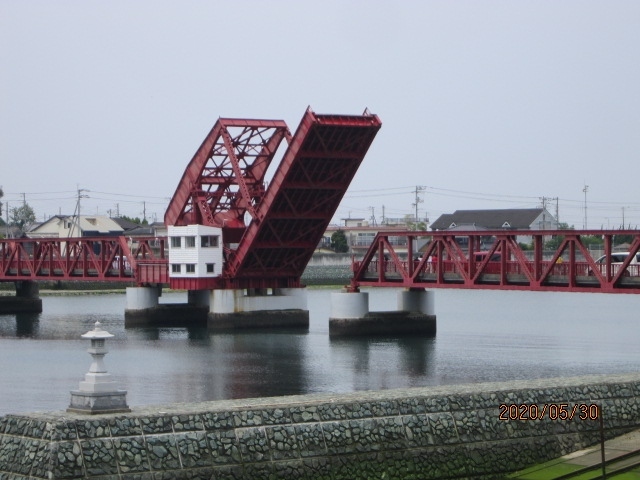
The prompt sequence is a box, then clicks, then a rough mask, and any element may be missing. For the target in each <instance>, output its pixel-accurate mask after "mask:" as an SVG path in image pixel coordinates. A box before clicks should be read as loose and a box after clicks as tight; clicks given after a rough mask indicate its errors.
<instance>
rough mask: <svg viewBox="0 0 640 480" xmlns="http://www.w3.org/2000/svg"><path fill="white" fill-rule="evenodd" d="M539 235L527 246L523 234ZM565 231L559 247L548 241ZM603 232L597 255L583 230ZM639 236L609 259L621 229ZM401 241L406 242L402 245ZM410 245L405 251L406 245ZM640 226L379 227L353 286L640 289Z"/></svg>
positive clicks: (355, 267)
mask: <svg viewBox="0 0 640 480" xmlns="http://www.w3.org/2000/svg"><path fill="white" fill-rule="evenodd" d="M521 235H528V236H531V237H532V238H533V242H532V243H533V250H529V251H526V250H524V249H523V248H522V247H521V246H520V245H519V244H518V242H517V237H518V236H521ZM558 235H560V236H562V242H561V243H560V244H559V246H558V248H557V249H556V250H554V251H545V250H544V248H543V247H544V243H545V242H544V241H545V239H546V240H548V239H550V238H551V237H552V236H558ZM591 235H597V236H601V237H602V238H603V239H604V254H605V255H606V259H605V261H603V262H602V263H596V259H594V258H593V257H592V255H591V254H590V253H589V251H588V249H587V247H586V246H585V244H584V243H583V239H584V237H585V236H591ZM620 235H628V236H631V237H632V238H633V241H632V242H631V244H630V246H629V249H628V252H629V253H630V254H629V255H628V256H627V258H626V260H625V261H624V262H623V263H622V264H612V263H611V252H612V250H613V245H614V240H615V238H616V236H620ZM397 245H402V248H403V251H402V253H399V252H398V247H397ZM405 249H406V250H407V252H406V253H405V252H404V250H405ZM639 250H640V231H638V230H629V231H620V230H617V231H601V230H586V231H578V230H563V231H558V230H549V231H543V230H534V231H527V232H522V231H519V232H516V231H502V230H500V231H482V232H478V231H473V232H462V231H456V232H455V233H452V232H433V233H428V232H416V231H411V232H406V231H398V232H384V233H379V234H378V235H377V236H376V237H375V239H374V240H373V242H372V244H371V247H370V248H369V250H368V251H367V253H366V254H365V255H364V257H363V258H362V260H360V261H354V262H353V271H354V274H353V279H352V282H351V286H350V288H351V290H352V291H358V289H359V288H360V287H363V286H375V287H405V288H420V289H424V288H473V289H498V290H537V291H565V292H566V291H570V292H602V293H640V263H636V262H635V261H634V260H633V258H634V257H635V256H636V254H637V253H638V252H639Z"/></svg>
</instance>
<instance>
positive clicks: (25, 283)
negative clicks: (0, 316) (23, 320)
mask: <svg viewBox="0 0 640 480" xmlns="http://www.w3.org/2000/svg"><path fill="white" fill-rule="evenodd" d="M14 283H15V286H16V294H15V296H7V297H0V313H40V312H42V299H41V298H40V287H39V286H38V284H37V283H36V282H32V281H31V280H21V281H18V282H14Z"/></svg>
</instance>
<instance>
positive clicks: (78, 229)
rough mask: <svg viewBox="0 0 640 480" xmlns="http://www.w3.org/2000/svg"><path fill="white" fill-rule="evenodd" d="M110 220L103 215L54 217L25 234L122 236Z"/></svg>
mask: <svg viewBox="0 0 640 480" xmlns="http://www.w3.org/2000/svg"><path fill="white" fill-rule="evenodd" d="M124 231H125V230H124V228H122V227H121V226H120V225H118V223H117V222H116V221H114V220H113V219H112V218H109V217H107V216H103V215H81V216H80V218H78V217H77V216H73V215H56V216H54V217H51V218H50V219H49V220H47V221H45V222H42V223H41V224H39V225H37V226H35V227H34V228H32V229H31V230H29V231H28V232H27V237H29V238H67V237H104V236H117V235H123V234H124Z"/></svg>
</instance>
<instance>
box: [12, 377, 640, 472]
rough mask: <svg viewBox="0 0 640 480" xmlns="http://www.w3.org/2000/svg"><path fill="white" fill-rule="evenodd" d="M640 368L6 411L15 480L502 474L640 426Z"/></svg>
mask: <svg viewBox="0 0 640 480" xmlns="http://www.w3.org/2000/svg"><path fill="white" fill-rule="evenodd" d="M639 405H640V375H638V374H632V375H616V376H589V377H574V378H566V379H546V380H534V381H532V380H527V381H513V382H504V383H483V384H470V385H458V386H439V387H424V388H411V389H402V390H386V391H376V392H356V393H349V394H322V395H304V396H288V397H271V398H260V399H243V400H228V401H215V402H204V403H194V404H175V405H167V406H149V407H133V409H132V412H131V413H126V414H117V415H94V416H89V415H79V414H72V413H67V412H51V413H35V414H24V415H7V416H5V417H2V418H0V476H2V474H4V476H5V477H6V478H22V476H24V477H29V478H36V479H45V478H48V479H57V478H86V479H95V480H98V479H102V478H110V479H123V478H129V477H131V476H135V477H136V478H143V479H146V478H149V479H151V478H175V479H182V478H184V479H187V478H189V479H193V478H226V479H241V478H281V479H288V478H291V479H294V478H295V479H299V478H305V479H336V480H337V479H346V478H349V479H365V478H398V479H409V478H412V479H415V478H422V479H429V478H470V477H471V478H499V476H500V475H502V474H504V473H506V472H513V471H515V470H518V469H522V468H524V467H526V466H529V465H532V464H535V463H540V462H544V461H547V460H550V459H552V458H556V457H559V456H562V455H566V454H568V453H570V452H573V451H577V450H580V449H582V448H585V447H587V446H589V445H593V444H595V443H597V442H598V441H599V439H600V415H602V416H603V417H602V418H603V425H604V435H605V436H606V437H608V438H610V437H614V436H617V435H621V434H623V433H625V432H628V431H630V430H632V429H636V428H638V427H640V415H639V414H638V406H639Z"/></svg>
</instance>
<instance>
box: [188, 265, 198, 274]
mask: <svg viewBox="0 0 640 480" xmlns="http://www.w3.org/2000/svg"><path fill="white" fill-rule="evenodd" d="M187 273H196V265H195V263H187Z"/></svg>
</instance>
